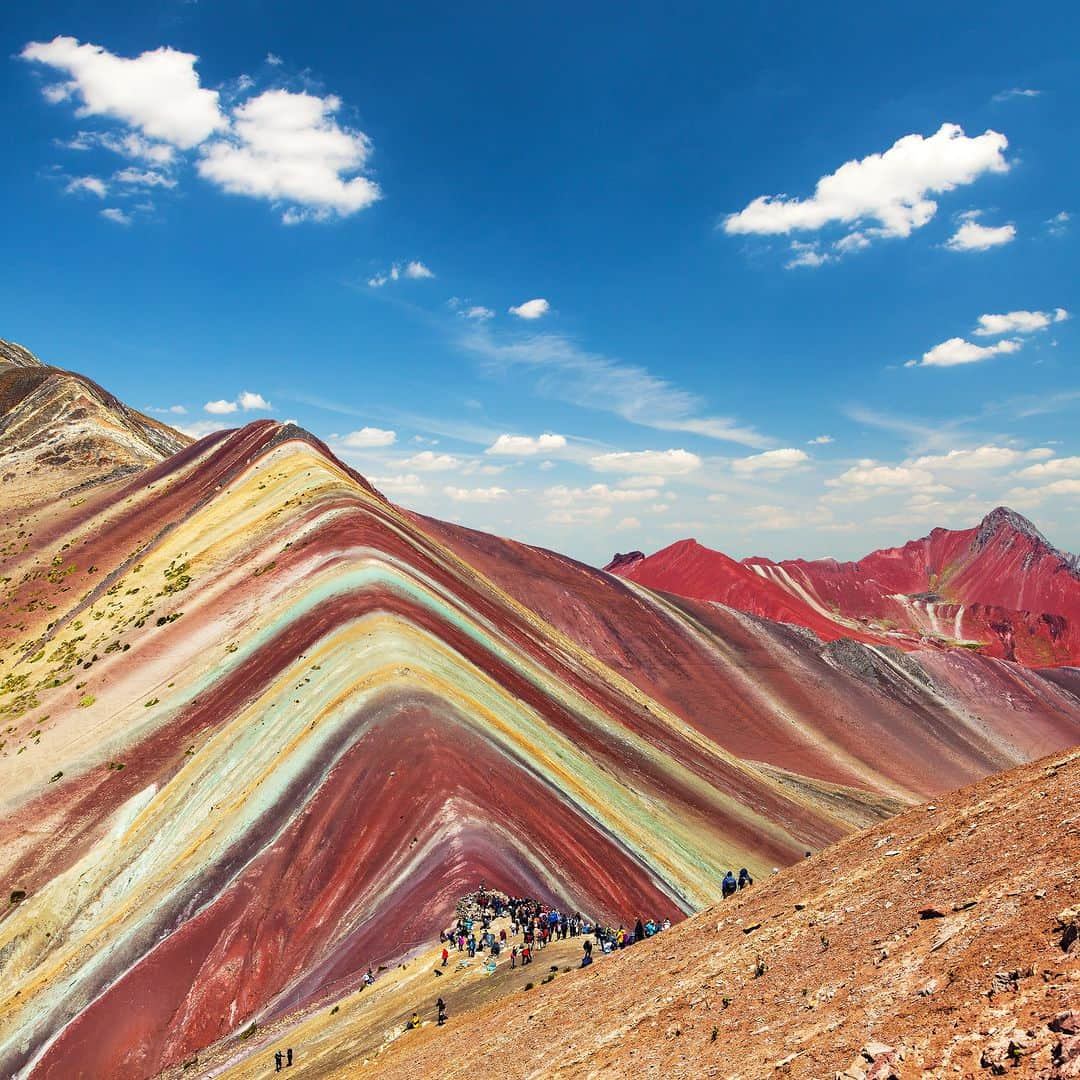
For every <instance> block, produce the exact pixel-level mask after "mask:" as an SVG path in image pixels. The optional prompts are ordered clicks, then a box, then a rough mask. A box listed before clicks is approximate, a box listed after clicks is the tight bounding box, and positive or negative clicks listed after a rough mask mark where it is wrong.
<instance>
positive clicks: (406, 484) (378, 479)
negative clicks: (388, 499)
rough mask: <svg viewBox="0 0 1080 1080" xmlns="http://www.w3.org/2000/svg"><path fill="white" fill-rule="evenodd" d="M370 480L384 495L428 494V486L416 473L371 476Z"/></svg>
mask: <svg viewBox="0 0 1080 1080" xmlns="http://www.w3.org/2000/svg"><path fill="white" fill-rule="evenodd" d="M368 480H370V481H371V483H372V484H374V485H375V487H377V488H378V489H379V490H380V491H381V492H382V493H383V494H384V495H426V494H427V490H428V489H427V486H426V485H425V484H424V482H423V481H422V480H421V479H420V477H419V476H417V475H416V473H403V474H398V475H397V476H369V477H368Z"/></svg>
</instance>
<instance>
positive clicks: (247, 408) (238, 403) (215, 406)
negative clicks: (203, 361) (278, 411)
mask: <svg viewBox="0 0 1080 1080" xmlns="http://www.w3.org/2000/svg"><path fill="white" fill-rule="evenodd" d="M272 408H273V406H272V405H271V404H270V402H269V401H267V400H266V398H264V397H263V396H262V394H256V393H253V392H252V391H251V390H242V391H241V392H240V393H239V394H237V396H236V400H235V401H229V400H228V399H226V398H219V399H218V400H217V401H208V402H207V403H206V404H205V405H204V406H203V409H205V410H206V412H208V413H214V414H216V415H218V416H225V415H227V414H229V413H234V412H236V411H237V410H239V409H242V410H243V411H244V412H256V411H258V412H262V411H265V410H267V409H272Z"/></svg>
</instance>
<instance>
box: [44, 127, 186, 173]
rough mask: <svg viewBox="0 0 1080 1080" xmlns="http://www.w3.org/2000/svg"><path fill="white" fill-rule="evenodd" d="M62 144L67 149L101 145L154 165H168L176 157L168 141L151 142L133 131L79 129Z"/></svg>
mask: <svg viewBox="0 0 1080 1080" xmlns="http://www.w3.org/2000/svg"><path fill="white" fill-rule="evenodd" d="M62 145H63V146H65V147H67V149H68V150H91V149H93V148H94V147H96V146H101V147H104V148H105V149H106V150H111V151H112V152H113V153H114V154H120V155H121V156H122V157H127V158H134V159H136V160H138V161H149V162H151V163H152V164H154V165H169V164H171V162H172V161H173V160H174V159H175V157H176V151H175V150H174V149H173V147H171V146H169V144H168V143H162V142H151V141H150V140H149V139H144V138H143V137H142V136H141V135H139V134H137V133H136V132H134V131H129V132H128V133H127V134H125V135H115V134H113V133H112V132H108V131H80V132H78V133H77V134H76V135H75V137H74V138H73V139H71V140H70V141H69V142H66V143H63V144H62Z"/></svg>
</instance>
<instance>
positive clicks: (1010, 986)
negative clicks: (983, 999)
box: [986, 971, 1020, 997]
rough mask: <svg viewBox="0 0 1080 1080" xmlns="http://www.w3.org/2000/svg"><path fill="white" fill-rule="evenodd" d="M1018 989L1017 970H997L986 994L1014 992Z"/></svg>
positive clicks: (1018, 977)
mask: <svg viewBox="0 0 1080 1080" xmlns="http://www.w3.org/2000/svg"><path fill="white" fill-rule="evenodd" d="M1019 989H1020V972H1019V971H997V972H995V973H994V977H993V979H992V980H991V982H990V989H989V990H987V992H986V996H987V997H993V996H994V995H995V994H1015V993H1016V991H1017V990H1019Z"/></svg>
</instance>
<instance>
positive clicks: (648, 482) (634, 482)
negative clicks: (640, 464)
mask: <svg viewBox="0 0 1080 1080" xmlns="http://www.w3.org/2000/svg"><path fill="white" fill-rule="evenodd" d="M666 483H667V479H666V478H665V477H663V476H628V477H626V479H625V480H620V481H619V487H621V488H661V487H663V486H664V485H665V484H666Z"/></svg>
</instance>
